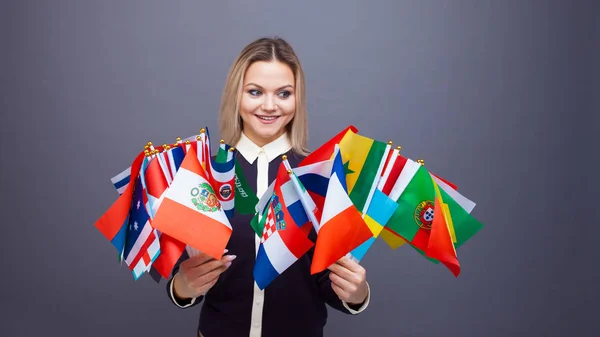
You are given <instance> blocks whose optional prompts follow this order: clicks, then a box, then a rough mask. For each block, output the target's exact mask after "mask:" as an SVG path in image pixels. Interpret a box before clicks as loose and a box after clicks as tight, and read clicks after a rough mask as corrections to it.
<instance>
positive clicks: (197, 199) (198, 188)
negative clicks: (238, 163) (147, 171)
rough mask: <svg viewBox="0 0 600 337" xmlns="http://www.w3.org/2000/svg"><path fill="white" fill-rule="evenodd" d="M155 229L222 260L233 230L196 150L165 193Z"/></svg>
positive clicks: (185, 160) (190, 153) (155, 218)
mask: <svg viewBox="0 0 600 337" xmlns="http://www.w3.org/2000/svg"><path fill="white" fill-rule="evenodd" d="M152 225H153V226H154V228H156V229H158V230H159V231H161V232H162V233H165V234H167V235H169V236H171V237H173V238H175V239H177V240H179V241H181V242H184V243H186V244H187V245H189V246H191V247H193V248H195V249H197V250H199V251H201V252H203V253H205V254H207V255H209V256H211V257H213V258H215V259H220V258H221V257H222V255H223V251H224V250H225V247H226V245H227V242H228V241H229V238H230V237H231V232H232V228H231V225H230V223H229V220H228V219H227V216H226V215H225V213H224V212H223V209H222V208H221V203H220V202H219V200H218V199H217V196H216V192H215V191H214V190H213V188H212V186H211V185H210V183H209V181H208V178H207V177H206V175H205V172H204V170H203V169H202V167H201V165H200V163H199V162H198V160H197V155H196V153H195V151H194V150H193V149H191V150H190V151H189V152H188V154H187V155H186V157H185V159H184V160H183V163H182V164H181V167H180V168H179V171H178V172H177V176H176V177H175V179H174V180H173V183H172V184H171V186H170V187H169V189H168V190H167V192H166V193H165V195H164V198H163V200H162V202H161V204H160V207H159V208H158V210H157V212H156V215H155V217H154V220H153V221H152Z"/></svg>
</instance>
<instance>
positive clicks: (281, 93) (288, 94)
mask: <svg viewBox="0 0 600 337" xmlns="http://www.w3.org/2000/svg"><path fill="white" fill-rule="evenodd" d="M291 94H292V93H290V92H289V91H282V92H280V93H279V97H281V98H288V97H290V95H291Z"/></svg>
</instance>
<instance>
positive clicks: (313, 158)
mask: <svg viewBox="0 0 600 337" xmlns="http://www.w3.org/2000/svg"><path fill="white" fill-rule="evenodd" d="M348 132H353V133H358V129H357V128H356V127H354V126H353V125H349V126H348V127H347V128H345V129H344V130H342V131H340V132H339V133H338V134H337V135H335V136H333V137H332V138H331V139H329V140H328V141H327V142H325V143H324V144H323V145H321V146H320V147H319V148H318V149H316V150H314V151H313V152H311V153H310V154H309V155H308V156H306V157H305V158H304V159H302V161H300V164H299V165H298V166H299V167H300V166H305V165H310V164H314V163H317V162H322V161H326V160H329V159H332V157H333V153H334V149H335V146H336V144H339V143H340V141H341V140H342V138H344V137H345V136H346V134H347V133H348Z"/></svg>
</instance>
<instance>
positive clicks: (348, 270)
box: [328, 257, 368, 305]
mask: <svg viewBox="0 0 600 337" xmlns="http://www.w3.org/2000/svg"><path fill="white" fill-rule="evenodd" d="M328 269H329V270H331V273H329V278H330V279H331V287H332V288H333V291H335V293H336V294H337V295H338V297H339V298H340V299H341V300H342V301H344V302H346V303H348V304H350V305H358V304H362V303H363V302H364V301H365V300H366V299H367V295H368V287H367V271H366V270H365V269H364V268H363V267H362V266H361V265H360V264H358V263H356V262H355V261H353V260H352V259H350V258H348V257H343V258H341V259H339V260H338V261H337V262H336V263H334V264H332V265H331V266H329V268H328Z"/></svg>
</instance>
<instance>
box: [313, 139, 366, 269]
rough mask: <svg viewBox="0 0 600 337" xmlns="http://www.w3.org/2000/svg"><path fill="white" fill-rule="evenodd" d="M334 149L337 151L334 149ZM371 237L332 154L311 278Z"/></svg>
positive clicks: (342, 170) (340, 164)
mask: <svg viewBox="0 0 600 337" xmlns="http://www.w3.org/2000/svg"><path fill="white" fill-rule="evenodd" d="M336 149H337V147H336ZM372 237H373V233H372V232H371V230H370V229H369V227H368V226H367V224H366V223H365V222H364V220H363V218H362V217H361V213H360V211H359V210H358V209H357V208H356V207H355V206H354V204H353V203H352V201H351V200H350V197H349V196H348V192H347V189H346V179H345V174H344V166H343V164H342V158H341V155H340V152H339V151H336V154H335V157H334V161H333V167H332V170H331V176H330V179H329V184H328V186H327V195H326V198H325V205H324V206H323V216H322V218H321V226H320V228H319V229H318V233H317V243H316V246H315V252H314V256H313V260H312V264H311V274H316V273H319V272H321V271H323V270H325V269H326V268H328V267H329V266H330V265H332V264H333V263H334V262H336V261H337V260H339V259H340V258H342V257H344V256H345V255H346V254H348V253H350V252H351V251H352V250H353V249H355V248H356V247H358V246H359V245H361V244H362V243H364V242H365V241H367V240H369V239H370V238H372Z"/></svg>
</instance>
